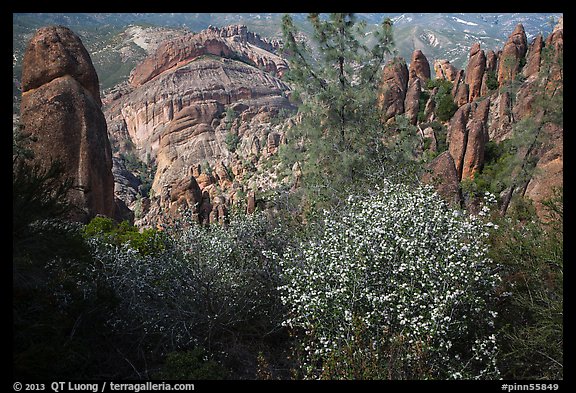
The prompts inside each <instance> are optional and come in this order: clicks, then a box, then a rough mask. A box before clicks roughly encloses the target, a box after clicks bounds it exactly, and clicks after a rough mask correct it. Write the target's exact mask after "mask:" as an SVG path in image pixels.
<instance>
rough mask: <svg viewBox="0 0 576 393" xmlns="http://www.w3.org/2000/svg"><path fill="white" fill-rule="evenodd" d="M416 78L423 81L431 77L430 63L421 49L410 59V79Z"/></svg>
mask: <svg viewBox="0 0 576 393" xmlns="http://www.w3.org/2000/svg"><path fill="white" fill-rule="evenodd" d="M415 78H418V79H420V80H421V81H422V82H423V83H426V81H427V80H428V79H430V63H428V59H427V58H426V56H424V53H422V51H421V50H420V49H417V50H415V51H414V52H413V53H412V59H411V60H410V69H409V79H415Z"/></svg>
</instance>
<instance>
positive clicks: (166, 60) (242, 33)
mask: <svg viewBox="0 0 576 393" xmlns="http://www.w3.org/2000/svg"><path fill="white" fill-rule="evenodd" d="M276 48H277V46H274V45H272V44H270V43H268V42H266V41H264V40H262V39H261V38H260V37H259V36H258V35H255V34H253V33H251V34H248V31H247V28H246V26H242V25H238V26H229V27H227V28H223V29H218V28H216V27H213V26H210V27H209V28H207V29H206V30H202V31H201V32H200V33H198V34H188V35H185V36H182V37H178V38H176V39H173V40H170V41H166V42H165V43H164V44H161V45H160V46H159V47H158V49H157V50H156V52H155V53H154V54H153V55H152V56H149V57H147V58H146V59H145V60H144V61H143V62H142V63H140V64H139V65H138V66H137V67H136V68H135V69H134V71H133V72H132V73H131V75H130V83H131V84H132V85H133V86H141V85H142V84H144V83H146V82H147V81H149V80H151V79H153V78H154V77H156V76H157V75H160V74H161V73H163V72H165V71H168V70H170V69H172V68H177V67H180V66H181V65H183V64H186V63H187V62H190V61H191V60H194V59H196V58H198V57H199V56H202V55H213V56H217V57H224V58H232V57H234V58H237V59H240V60H242V61H244V62H246V63H249V64H251V65H253V66H256V67H259V68H262V69H264V70H265V71H267V72H277V73H280V74H282V73H283V71H284V70H285V69H286V68H287V67H288V65H287V63H286V61H285V60H284V59H282V58H281V57H279V56H277V55H275V54H274V53H272V52H269V51H268V50H275V49H276Z"/></svg>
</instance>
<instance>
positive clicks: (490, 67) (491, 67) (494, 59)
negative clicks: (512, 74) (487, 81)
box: [486, 50, 498, 72]
mask: <svg viewBox="0 0 576 393" xmlns="http://www.w3.org/2000/svg"><path fill="white" fill-rule="evenodd" d="M497 67H498V55H497V54H496V53H495V52H494V51H493V50H489V51H488V52H487V53H486V72H488V71H494V72H495V71H496V70H497V69H498V68H497Z"/></svg>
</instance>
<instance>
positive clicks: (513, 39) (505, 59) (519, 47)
mask: <svg viewBox="0 0 576 393" xmlns="http://www.w3.org/2000/svg"><path fill="white" fill-rule="evenodd" d="M527 50H528V41H527V38H526V32H525V31H524V26H523V25H522V24H521V23H519V24H518V25H517V26H516V28H515V29H514V31H513V32H512V34H511V35H510V36H509V37H508V40H507V41H506V44H504V47H503V48H502V53H501V54H500V59H499V61H498V83H499V84H500V86H503V85H504V84H505V83H507V82H509V81H511V80H513V79H514V77H515V76H516V74H518V72H519V71H520V64H521V60H522V59H524V56H525V55H526V51H527Z"/></svg>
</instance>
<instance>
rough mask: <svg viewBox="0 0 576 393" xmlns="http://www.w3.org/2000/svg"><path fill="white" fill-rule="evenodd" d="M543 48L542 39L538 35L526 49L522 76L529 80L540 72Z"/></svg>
mask: <svg viewBox="0 0 576 393" xmlns="http://www.w3.org/2000/svg"><path fill="white" fill-rule="evenodd" d="M543 47H544V39H543V38H542V35H541V34H538V35H537V36H536V38H534V41H532V43H531V44H530V47H529V48H528V54H527V56H526V57H527V58H528V60H526V68H524V76H525V77H527V78H529V77H531V76H532V75H536V74H538V71H540V63H541V62H542V48H543Z"/></svg>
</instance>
